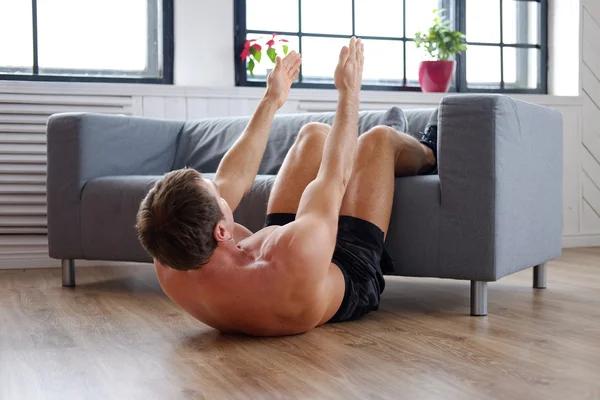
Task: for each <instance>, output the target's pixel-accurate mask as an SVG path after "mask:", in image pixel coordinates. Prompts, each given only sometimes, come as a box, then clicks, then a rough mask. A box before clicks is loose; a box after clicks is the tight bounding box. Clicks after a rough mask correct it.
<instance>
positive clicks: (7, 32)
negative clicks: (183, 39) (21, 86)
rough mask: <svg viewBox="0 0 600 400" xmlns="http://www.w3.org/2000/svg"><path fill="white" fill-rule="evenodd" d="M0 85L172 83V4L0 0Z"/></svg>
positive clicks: (167, 0) (158, 0)
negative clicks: (9, 82)
mask: <svg viewBox="0 0 600 400" xmlns="http://www.w3.org/2000/svg"><path fill="white" fill-rule="evenodd" d="M0 38H1V39H0V79H13V80H53V81H111V82H112V81H119V82H142V83H172V82H173V1H172V0H127V1H122V0H85V1H82V0H0Z"/></svg>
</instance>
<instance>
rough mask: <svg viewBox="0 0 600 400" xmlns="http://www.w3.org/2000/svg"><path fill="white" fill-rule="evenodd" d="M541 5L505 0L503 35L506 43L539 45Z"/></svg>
mask: <svg viewBox="0 0 600 400" xmlns="http://www.w3.org/2000/svg"><path fill="white" fill-rule="evenodd" d="M539 18H540V4H539V3H537V2H530V1H520V0H503V2H502V24H503V26H502V29H503V31H502V35H503V41H504V43H530V44H538V43H539Z"/></svg>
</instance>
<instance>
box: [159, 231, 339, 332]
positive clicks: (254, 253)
mask: <svg viewBox="0 0 600 400" xmlns="http://www.w3.org/2000/svg"><path fill="white" fill-rule="evenodd" d="M281 234H282V228H281V227H278V226H272V227H267V228H264V229H262V230H261V231H259V232H257V233H256V234H254V235H250V236H247V235H245V236H247V237H246V238H244V239H242V240H240V241H238V242H237V244H236V247H237V248H238V250H239V251H237V252H234V254H233V255H230V254H225V253H218V252H215V254H214V255H213V257H212V258H211V260H210V262H209V263H208V264H206V265H204V266H203V267H201V268H200V269H198V270H192V271H177V270H174V269H170V268H165V267H163V266H162V265H160V264H158V262H156V263H155V265H156V272H157V275H158V278H159V281H160V284H161V286H162V288H163V290H164V291H165V293H166V294H167V295H168V296H169V297H170V298H171V299H172V300H173V301H174V302H175V303H177V304H178V305H179V306H180V307H182V308H183V309H184V310H185V311H187V312H188V313H190V314H191V315H192V316H194V317H195V318H197V319H198V320H200V321H202V322H204V323H205V324H207V325H209V326H211V327H213V328H215V329H218V330H220V331H223V332H243V333H247V334H251V335H262V336H272V335H282V334H294V333H301V332H305V331H307V330H309V329H312V328H314V327H315V326H318V325H322V324H324V323H326V322H327V321H328V320H330V319H331V317H333V315H334V314H335V313H336V311H337V310H338V308H339V306H340V304H341V303H342V299H343V296H344V289H345V285H344V277H343V275H342V273H341V271H340V270H339V268H338V267H337V266H336V265H335V264H332V263H330V265H329V268H328V272H327V275H326V279H324V280H322V281H320V282H314V281H312V280H308V279H302V277H303V274H302V270H303V269H306V268H310V267H314V266H312V265H306V262H303V264H305V265H298V264H299V263H298V262H297V261H296V260H294V259H293V257H289V254H288V253H289V252H288V251H286V246H285V245H282V240H281ZM314 258H315V260H316V259H318V258H321V259H323V257H322V255H321V257H317V255H315V257H314ZM319 267H320V268H323V267H325V266H319ZM306 275H310V274H306ZM306 275H305V276H306Z"/></svg>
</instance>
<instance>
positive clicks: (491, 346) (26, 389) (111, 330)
mask: <svg viewBox="0 0 600 400" xmlns="http://www.w3.org/2000/svg"><path fill="white" fill-rule="evenodd" d="M77 279H78V286H77V287H76V288H62V287H61V286H60V271H59V270H56V269H39V270H3V271H0V399H61V400H62V399H82V398H85V399H106V398H111V399H143V400H151V399H246V398H248V399H366V398H368V399H402V398H406V399H461V400H462V399H481V398H486V399H520V398H527V399H545V400H546V399H565V398H569V399H597V398H600V379H598V378H599V377H600V248H586V249H568V250H565V251H564V252H563V255H562V257H561V258H560V259H558V260H554V261H552V262H550V263H549V264H548V289H545V290H537V289H532V288H531V284H532V271H531V270H528V271H522V272H520V273H517V274H514V275H511V276H509V277H506V278H504V279H502V280H501V281H499V282H493V283H490V284H489V295H488V296H489V307H488V309H489V310H488V311H489V315H488V316H487V317H471V316H469V315H468V312H469V308H468V307H469V283H468V282H464V281H453V280H439V279H415V278H402V277H386V281H387V285H386V291H385V293H384V295H383V298H382V305H381V308H380V310H379V311H378V312H375V313H371V314H369V315H368V316H366V317H365V318H364V319H362V320H361V321H355V322H348V323H342V324H329V325H325V326H323V327H320V328H317V329H315V330H313V331H311V332H308V333H306V334H303V335H297V336H292V337H283V338H252V337H246V336H239V335H223V334H219V333H218V332H216V331H214V330H213V329H211V328H209V327H207V326H205V325H203V324H201V323H199V322H198V321H196V320H194V319H193V318H191V317H190V316H189V315H187V314H186V313H184V312H182V311H181V310H180V309H179V308H178V307H177V306H176V305H175V304H173V303H172V302H171V301H170V300H169V299H168V298H167V297H166V296H165V295H164V294H163V293H162V291H161V288H160V285H159V284H158V281H157V280H156V276H155V273H154V270H153V269H152V268H151V267H145V266H129V265H124V266H118V267H106V268H80V269H78V271H77Z"/></svg>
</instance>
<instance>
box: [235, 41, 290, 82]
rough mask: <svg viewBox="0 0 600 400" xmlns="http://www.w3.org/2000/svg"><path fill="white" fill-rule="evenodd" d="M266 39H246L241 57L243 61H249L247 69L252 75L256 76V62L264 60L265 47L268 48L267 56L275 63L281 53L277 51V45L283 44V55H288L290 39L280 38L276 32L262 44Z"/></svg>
mask: <svg viewBox="0 0 600 400" xmlns="http://www.w3.org/2000/svg"><path fill="white" fill-rule="evenodd" d="M262 40H264V38H259V39H246V42H245V43H244V48H243V49H242V52H241V54H240V58H241V59H242V61H247V63H246V69H247V70H248V71H250V75H252V76H254V68H255V67H256V64H259V63H260V61H261V60H262V54H263V49H264V48H266V49H267V57H269V60H271V62H272V63H273V64H275V60H276V59H277V56H278V55H279V54H278V53H277V49H276V47H275V46H276V45H281V50H282V51H283V55H284V56H285V55H287V53H288V50H289V47H288V45H287V43H288V40H287V39H283V38H280V37H279V35H277V34H276V33H274V34H273V36H272V37H271V38H270V39H269V40H268V41H266V42H265V43H263V44H262V45H261V44H260V43H259V42H260V41H262Z"/></svg>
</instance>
